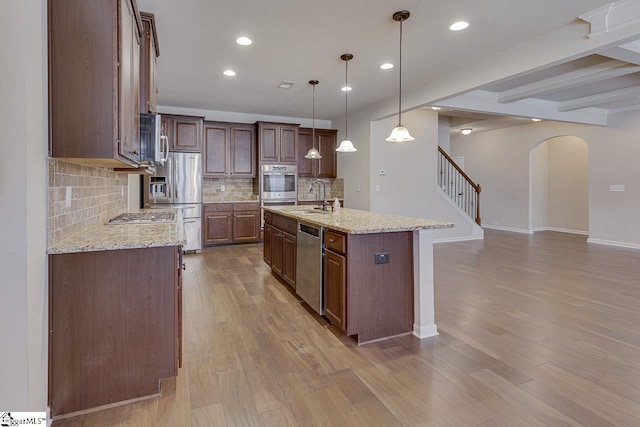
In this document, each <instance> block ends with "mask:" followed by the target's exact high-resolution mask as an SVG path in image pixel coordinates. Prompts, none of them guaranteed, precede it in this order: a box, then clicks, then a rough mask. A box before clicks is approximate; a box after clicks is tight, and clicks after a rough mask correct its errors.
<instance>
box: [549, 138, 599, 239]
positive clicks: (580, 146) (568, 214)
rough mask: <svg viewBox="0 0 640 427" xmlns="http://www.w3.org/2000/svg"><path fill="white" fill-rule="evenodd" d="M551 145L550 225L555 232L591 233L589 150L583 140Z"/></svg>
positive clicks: (555, 140)
mask: <svg viewBox="0 0 640 427" xmlns="http://www.w3.org/2000/svg"><path fill="white" fill-rule="evenodd" d="M546 144H548V149H549V152H548V155H549V159H548V165H549V170H548V173H549V177H548V186H549V189H548V196H549V200H548V203H547V206H548V224H547V226H548V227H549V228H551V229H557V230H564V231H573V232H580V233H585V234H587V233H588V231H589V164H588V163H589V147H588V145H587V144H586V143H585V142H584V141H583V140H581V139H580V138H576V137H572V136H563V137H558V138H552V139H550V140H549V141H547V142H546Z"/></svg>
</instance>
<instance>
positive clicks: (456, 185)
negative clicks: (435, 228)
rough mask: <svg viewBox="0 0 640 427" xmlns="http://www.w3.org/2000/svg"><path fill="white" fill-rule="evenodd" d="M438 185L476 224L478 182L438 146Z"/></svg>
mask: <svg viewBox="0 0 640 427" xmlns="http://www.w3.org/2000/svg"><path fill="white" fill-rule="evenodd" d="M438 186H439V187H440V188H441V189H442V191H444V192H445V193H446V194H447V195H449V197H450V198H451V200H452V201H453V202H454V203H455V204H456V205H458V207H459V208H460V209H462V210H463V211H464V212H465V213H466V214H467V215H468V216H469V218H471V219H473V220H475V222H476V224H478V225H482V224H481V221H480V191H481V188H480V184H476V183H474V182H473V181H472V180H471V178H469V177H468V176H467V174H466V173H464V171H463V170H462V169H461V168H460V166H458V165H457V164H456V162H455V161H453V159H452V158H451V157H449V155H448V154H447V153H446V152H445V151H444V150H443V149H442V147H440V146H438Z"/></svg>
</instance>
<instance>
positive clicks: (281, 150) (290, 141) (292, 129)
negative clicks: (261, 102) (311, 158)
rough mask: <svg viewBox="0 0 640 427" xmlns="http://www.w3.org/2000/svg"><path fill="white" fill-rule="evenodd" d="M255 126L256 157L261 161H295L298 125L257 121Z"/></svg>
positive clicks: (296, 157)
mask: <svg viewBox="0 0 640 427" xmlns="http://www.w3.org/2000/svg"><path fill="white" fill-rule="evenodd" d="M256 126H257V128H258V158H259V160H260V162H261V163H266V164H268V163H291V164H295V163H297V161H298V127H299V125H297V124H291V123H271V122H257V123H256Z"/></svg>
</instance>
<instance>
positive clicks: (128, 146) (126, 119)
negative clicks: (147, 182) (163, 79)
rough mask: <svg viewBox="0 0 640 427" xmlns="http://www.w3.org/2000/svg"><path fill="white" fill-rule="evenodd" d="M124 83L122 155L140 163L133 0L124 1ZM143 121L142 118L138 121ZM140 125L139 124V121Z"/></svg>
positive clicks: (121, 37)
mask: <svg viewBox="0 0 640 427" xmlns="http://www.w3.org/2000/svg"><path fill="white" fill-rule="evenodd" d="M119 12H120V32H119V43H120V69H119V73H120V79H119V83H120V86H119V88H118V89H119V91H118V92H119V93H118V101H119V106H118V107H119V116H118V119H119V129H118V131H119V141H120V142H119V144H118V153H119V154H120V155H121V156H124V157H126V158H128V159H130V160H134V161H137V160H139V159H140V155H139V153H140V152H139V151H137V152H136V150H135V147H134V142H135V141H134V132H135V128H134V114H135V109H134V105H133V104H134V100H135V101H136V102H139V98H136V97H134V90H135V76H134V73H135V71H136V68H135V67H134V64H135V60H136V59H137V58H138V57H137V55H136V54H135V53H134V50H135V49H137V48H138V44H137V42H136V33H135V32H134V30H135V31H136V32H137V29H136V20H135V16H134V12H133V5H132V4H131V1H130V0H120V2H119ZM138 120H139V118H138ZM138 123H139V121H138Z"/></svg>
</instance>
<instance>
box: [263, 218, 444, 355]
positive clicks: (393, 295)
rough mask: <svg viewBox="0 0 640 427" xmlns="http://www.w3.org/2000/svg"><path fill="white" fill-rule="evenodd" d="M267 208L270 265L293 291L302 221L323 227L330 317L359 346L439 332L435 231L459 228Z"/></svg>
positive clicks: (438, 223)
mask: <svg viewBox="0 0 640 427" xmlns="http://www.w3.org/2000/svg"><path fill="white" fill-rule="evenodd" d="M264 210H265V239H264V242H265V243H264V245H265V249H264V251H265V252H264V258H265V262H267V263H268V264H269V265H270V266H271V268H272V272H274V273H275V274H276V275H277V276H280V277H281V278H283V280H284V281H285V283H287V284H288V285H289V286H291V287H292V288H293V289H295V276H296V271H295V264H296V262H295V256H296V254H295V252H296V251H295V246H296V244H295V243H296V242H295V236H294V234H295V229H297V227H298V225H299V224H300V223H303V224H313V225H315V226H320V227H323V228H324V250H323V261H322V263H323V269H324V273H323V292H324V307H325V313H324V314H325V316H326V317H327V318H328V319H329V320H330V321H331V322H332V323H333V324H334V325H336V326H337V327H338V328H340V329H341V330H343V331H344V332H345V333H346V334H347V335H349V336H353V337H354V338H355V339H356V340H357V341H358V343H365V342H371V341H375V340H379V339H384V338H388V337H392V336H396V335H402V334H406V333H411V332H413V333H414V335H416V336H417V337H419V338H426V337H430V336H435V335H437V334H438V331H437V327H436V325H435V316H434V294H433V242H432V238H431V235H430V233H429V230H434V229H440V228H451V227H453V224H452V223H450V222H446V221H434V220H429V219H424V218H414V217H406V216H398V215H387V214H379V213H374V212H368V211H360V210H355V209H345V208H342V209H340V210H339V211H338V212H335V213H334V212H326V211H320V210H317V209H314V208H313V207H310V206H287V207H272V208H264Z"/></svg>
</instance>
